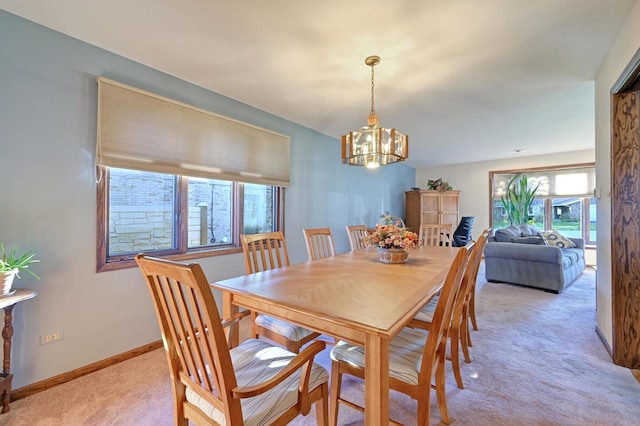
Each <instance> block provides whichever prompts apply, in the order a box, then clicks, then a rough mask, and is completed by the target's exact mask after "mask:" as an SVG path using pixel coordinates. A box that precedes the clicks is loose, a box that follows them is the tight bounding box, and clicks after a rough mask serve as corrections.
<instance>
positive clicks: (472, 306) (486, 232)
mask: <svg viewBox="0 0 640 426" xmlns="http://www.w3.org/2000/svg"><path fill="white" fill-rule="evenodd" d="M492 233H493V228H487V229H485V230H484V231H482V235H486V237H487V240H486V241H489V236H491V234H492ZM485 245H486V242H485ZM482 250H483V253H484V248H483V249H482ZM478 269H479V268H478ZM470 292H471V297H470V298H469V319H470V320H471V326H472V327H473V329H474V330H476V331H478V323H477V322H476V281H474V282H473V288H472V289H471V290H470ZM469 346H471V339H469Z"/></svg>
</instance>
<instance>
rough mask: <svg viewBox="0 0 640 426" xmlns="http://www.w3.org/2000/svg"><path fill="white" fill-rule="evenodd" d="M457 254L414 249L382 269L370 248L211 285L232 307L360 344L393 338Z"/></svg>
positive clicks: (448, 250) (439, 249)
mask: <svg viewBox="0 0 640 426" xmlns="http://www.w3.org/2000/svg"><path fill="white" fill-rule="evenodd" d="M457 250H458V249H457V248H450V247H430V246H429V247H419V248H415V249H412V250H410V252H409V258H408V261H407V262H406V263H402V264H385V263H381V262H379V261H378V254H377V251H376V249H375V248H369V249H366V250H359V251H353V252H348V253H344V254H340V255H338V256H333V257H329V258H325V259H320V260H315V261H312V262H311V261H308V262H303V263H298V264H295V265H291V266H286V267H283V268H277V269H272V270H269V271H264V272H258V273H255V274H250V275H243V276H240V277H237V278H230V279H226V280H223V281H218V282H215V283H213V284H212V286H213V287H214V288H217V289H219V290H222V291H224V292H228V293H231V294H233V303H234V304H237V305H240V306H244V307H247V308H252V309H255V310H256V311H258V312H265V313H269V314H271V315H275V316H278V317H281V318H282V319H288V320H291V321H292V322H295V323H297V324H299V325H302V326H305V327H308V328H310V329H313V330H315V331H319V332H321V333H325V334H328V335H331V336H336V337H340V338H343V339H347V340H351V341H353V342H356V343H357V342H360V343H363V338H362V333H377V334H385V335H387V336H394V335H395V334H397V332H399V331H400V329H402V327H404V326H405V325H406V323H407V322H408V321H409V320H410V319H411V318H412V317H413V316H414V315H415V313H416V312H417V311H418V310H419V309H420V308H421V307H422V306H423V305H424V304H425V303H427V302H428V301H429V299H431V298H432V297H433V295H434V294H435V293H436V292H437V291H438V290H439V289H440V288H441V285H442V282H443V280H444V278H445V276H446V274H447V272H448V269H449V266H450V265H451V262H452V260H453V259H454V257H455V255H456V254H457ZM226 315H227V314H226V313H225V316H226Z"/></svg>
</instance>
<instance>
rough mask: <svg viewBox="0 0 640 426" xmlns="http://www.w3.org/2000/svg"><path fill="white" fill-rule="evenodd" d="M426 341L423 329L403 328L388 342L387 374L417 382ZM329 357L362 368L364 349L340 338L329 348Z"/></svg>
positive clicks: (408, 381)
mask: <svg viewBox="0 0 640 426" xmlns="http://www.w3.org/2000/svg"><path fill="white" fill-rule="evenodd" d="M426 342H427V333H426V332H425V331H423V330H415V329H410V328H405V329H403V330H402V331H401V332H400V333H399V334H398V335H397V336H396V337H395V338H394V339H393V340H392V341H391V343H390V344H389V376H390V377H393V378H396V379H398V380H402V381H403V382H405V383H408V384H410V385H416V384H418V376H419V373H420V364H421V363H422V353H423V352H424V345H425V344H426ZM331 359H333V360H334V361H342V362H346V363H349V364H351V365H356V366H359V367H362V368H364V349H363V348H362V347H360V346H356V345H352V344H351V343H347V342H345V341H343V340H341V341H339V342H338V343H337V344H336V345H335V346H334V347H333V349H332V350H331Z"/></svg>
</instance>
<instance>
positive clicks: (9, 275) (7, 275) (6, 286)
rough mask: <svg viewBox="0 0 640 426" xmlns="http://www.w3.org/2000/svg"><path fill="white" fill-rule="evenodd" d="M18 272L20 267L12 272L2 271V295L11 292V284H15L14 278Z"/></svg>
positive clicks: (0, 291) (0, 278)
mask: <svg viewBox="0 0 640 426" xmlns="http://www.w3.org/2000/svg"><path fill="white" fill-rule="evenodd" d="M17 273H18V268H16V269H14V270H12V271H10V272H0V296H2V295H7V294H9V293H10V292H11V286H12V285H13V279H14V278H15V277H16V274H17Z"/></svg>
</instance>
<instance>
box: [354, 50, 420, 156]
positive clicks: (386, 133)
mask: <svg viewBox="0 0 640 426" xmlns="http://www.w3.org/2000/svg"><path fill="white" fill-rule="evenodd" d="M364 63H365V64H367V65H368V66H370V67H371V111H370V112H369V119H368V121H367V125H366V126H365V127H362V128H361V129H360V130H356V131H353V132H349V133H348V134H346V135H343V136H342V163H343V164H349V165H352V166H366V167H369V168H373V167H378V166H380V165H383V166H384V165H385V164H391V163H396V162H398V161H404V160H406V159H407V157H409V136H407V135H405V134H403V133H400V132H399V131H397V130H396V129H386V128H384V127H381V126H380V123H379V122H378V116H377V115H376V110H375V107H374V96H373V89H374V83H373V76H374V74H373V67H374V66H376V65H378V64H379V63H380V57H379V56H369V57H368V58H367V59H365V61H364Z"/></svg>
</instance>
